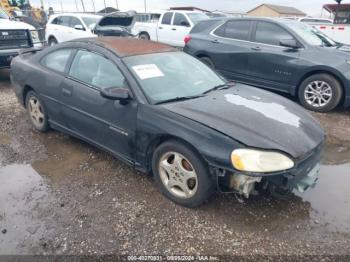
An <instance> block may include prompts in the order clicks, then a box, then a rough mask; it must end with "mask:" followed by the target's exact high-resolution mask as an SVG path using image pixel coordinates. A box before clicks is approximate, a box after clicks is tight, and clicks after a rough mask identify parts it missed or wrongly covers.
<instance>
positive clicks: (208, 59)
mask: <svg viewBox="0 0 350 262" xmlns="http://www.w3.org/2000/svg"><path fill="white" fill-rule="evenodd" d="M199 60H200V61H202V62H203V63H204V64H206V65H207V66H209V67H210V68H211V69H215V65H214V63H213V61H212V60H211V59H210V58H209V57H207V56H202V57H199Z"/></svg>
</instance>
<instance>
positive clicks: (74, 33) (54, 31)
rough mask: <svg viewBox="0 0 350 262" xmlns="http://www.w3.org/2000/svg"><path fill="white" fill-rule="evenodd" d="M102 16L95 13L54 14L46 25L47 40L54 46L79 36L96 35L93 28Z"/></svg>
mask: <svg viewBox="0 0 350 262" xmlns="http://www.w3.org/2000/svg"><path fill="white" fill-rule="evenodd" d="M101 18H102V16H100V15H93V14H70V13H67V14H59V15H52V16H51V17H50V19H49V21H48V23H47V25H46V30H45V36H46V41H47V43H48V44H49V46H53V45H55V44H57V43H61V42H65V41H69V40H73V39H77V38H86V37H95V36H96V35H95V34H94V33H93V29H94V28H95V25H96V24H97V22H98V21H99V20H100V19H101Z"/></svg>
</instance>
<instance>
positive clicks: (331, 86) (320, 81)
mask: <svg viewBox="0 0 350 262" xmlns="http://www.w3.org/2000/svg"><path fill="white" fill-rule="evenodd" d="M342 96H343V89H342V86H341V84H340V83H339V81H338V80H337V79H335V78H334V77H333V76H331V75H329V74H315V75H312V76H310V77H308V78H306V79H305V80H304V81H303V82H302V83H301V85H300V87H299V91H298V97H299V101H300V103H301V104H302V105H303V106H304V107H305V108H307V109H309V110H312V111H316V112H321V113H325V112H329V111H331V110H332V109H334V108H335V107H336V106H338V105H339V102H340V100H341V98H342ZM313 100H314V102H312V101H313Z"/></svg>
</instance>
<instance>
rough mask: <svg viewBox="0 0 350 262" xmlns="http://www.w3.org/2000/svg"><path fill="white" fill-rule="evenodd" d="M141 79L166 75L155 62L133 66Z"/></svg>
mask: <svg viewBox="0 0 350 262" xmlns="http://www.w3.org/2000/svg"><path fill="white" fill-rule="evenodd" d="M132 68H133V69H134V71H135V72H136V74H137V75H138V77H139V78H140V79H142V80H143V79H148V78H154V77H161V76H164V74H163V73H162V71H160V69H159V68H158V66H156V65H155V64H148V65H138V66H133V67H132Z"/></svg>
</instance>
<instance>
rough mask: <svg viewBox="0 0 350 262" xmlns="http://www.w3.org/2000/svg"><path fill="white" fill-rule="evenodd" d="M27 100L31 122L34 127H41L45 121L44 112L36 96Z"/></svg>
mask: <svg viewBox="0 0 350 262" xmlns="http://www.w3.org/2000/svg"><path fill="white" fill-rule="evenodd" d="M28 102H29V103H28V107H29V108H28V110H29V115H30V117H31V119H32V122H33V124H34V125H35V126H36V127H39V128H40V127H42V126H43V125H44V123H45V114H44V110H43V107H42V105H41V103H40V101H39V100H38V99H37V98H36V97H34V96H32V97H30V98H29V100H28Z"/></svg>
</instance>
